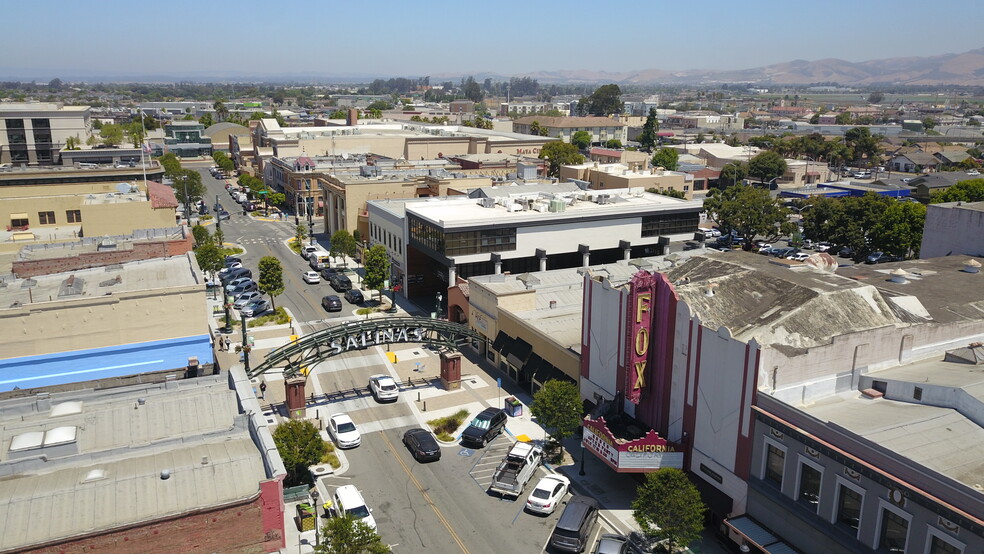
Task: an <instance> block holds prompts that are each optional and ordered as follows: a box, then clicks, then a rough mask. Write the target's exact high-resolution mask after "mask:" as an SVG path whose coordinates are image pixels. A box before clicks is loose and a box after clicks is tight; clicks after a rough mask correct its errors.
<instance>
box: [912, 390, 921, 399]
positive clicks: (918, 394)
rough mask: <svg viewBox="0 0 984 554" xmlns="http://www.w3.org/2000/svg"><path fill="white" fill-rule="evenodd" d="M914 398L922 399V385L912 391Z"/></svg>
mask: <svg viewBox="0 0 984 554" xmlns="http://www.w3.org/2000/svg"><path fill="white" fill-rule="evenodd" d="M912 399H913V400H922V387H916V388H915V390H914V391H912Z"/></svg>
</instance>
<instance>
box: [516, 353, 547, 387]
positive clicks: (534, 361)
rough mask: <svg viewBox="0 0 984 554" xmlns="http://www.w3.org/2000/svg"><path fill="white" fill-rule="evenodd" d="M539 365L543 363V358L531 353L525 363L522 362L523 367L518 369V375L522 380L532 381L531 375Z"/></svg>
mask: <svg viewBox="0 0 984 554" xmlns="http://www.w3.org/2000/svg"><path fill="white" fill-rule="evenodd" d="M541 365H543V358H541V357H539V356H537V355H536V354H533V355H531V356H530V359H529V360H527V361H526V363H525V364H523V367H521V368H520V370H519V375H520V376H521V377H522V380H524V381H532V380H533V375H535V374H536V371H537V370H538V369H540V366H541Z"/></svg>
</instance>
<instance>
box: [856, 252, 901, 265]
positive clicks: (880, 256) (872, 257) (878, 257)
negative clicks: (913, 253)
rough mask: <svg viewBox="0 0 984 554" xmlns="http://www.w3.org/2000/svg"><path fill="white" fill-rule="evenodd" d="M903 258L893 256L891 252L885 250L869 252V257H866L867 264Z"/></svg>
mask: <svg viewBox="0 0 984 554" xmlns="http://www.w3.org/2000/svg"><path fill="white" fill-rule="evenodd" d="M901 261H902V258H900V257H898V256H893V255H891V254H886V253H884V252H880V251H875V252H872V253H871V254H868V257H867V258H865V259H864V263H866V264H884V263H888V262H901Z"/></svg>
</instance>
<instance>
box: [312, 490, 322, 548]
mask: <svg viewBox="0 0 984 554" xmlns="http://www.w3.org/2000/svg"><path fill="white" fill-rule="evenodd" d="M320 496H321V495H320V494H318V489H317V488H316V489H314V490H313V491H311V500H312V501H313V502H314V546H315V547H317V546H319V545H320V544H321V533H320V529H318V527H319V525H318V523H320V522H319V521H318V498H319V497H320Z"/></svg>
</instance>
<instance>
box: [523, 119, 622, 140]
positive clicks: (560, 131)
mask: <svg viewBox="0 0 984 554" xmlns="http://www.w3.org/2000/svg"><path fill="white" fill-rule="evenodd" d="M534 122H536V123H537V125H539V127H540V129H543V130H545V131H546V136H548V137H553V138H559V139H560V140H562V141H564V142H570V141H571V137H572V136H573V135H574V133H576V132H578V131H586V132H587V133H588V134H590V135H591V143H592V144H598V143H601V144H604V143H605V142H608V141H609V140H612V139H615V140H618V141H621V142H622V144H625V143H626V142H628V129H629V126H628V125H627V124H624V123H622V122H620V121H619V120H617V119H609V118H607V117H547V116H528V117H521V118H519V119H517V120H516V121H514V122H513V131H514V132H516V133H520V134H524V135H531V134H533V133H532V132H531V128H532V127H533V123H534Z"/></svg>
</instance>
